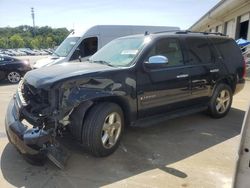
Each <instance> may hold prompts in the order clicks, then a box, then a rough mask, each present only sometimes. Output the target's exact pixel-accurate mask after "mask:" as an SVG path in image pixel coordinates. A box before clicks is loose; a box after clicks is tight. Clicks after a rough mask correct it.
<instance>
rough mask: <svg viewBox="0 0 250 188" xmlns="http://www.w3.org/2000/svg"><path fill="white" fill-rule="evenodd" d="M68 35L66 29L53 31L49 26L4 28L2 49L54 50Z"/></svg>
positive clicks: (0, 40)
mask: <svg viewBox="0 0 250 188" xmlns="http://www.w3.org/2000/svg"><path fill="white" fill-rule="evenodd" d="M34 33H35V35H33V34H34ZM68 34H69V31H68V30H67V29H66V28H56V29H53V28H51V27H48V26H44V27H36V28H33V27H31V26H28V25H21V26H18V27H14V28H12V27H3V28H0V48H21V47H26V48H52V47H54V46H56V45H59V44H60V43H61V42H62V41H63V40H64V39H65V37H67V35H68Z"/></svg>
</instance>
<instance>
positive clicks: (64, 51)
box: [54, 37, 80, 57]
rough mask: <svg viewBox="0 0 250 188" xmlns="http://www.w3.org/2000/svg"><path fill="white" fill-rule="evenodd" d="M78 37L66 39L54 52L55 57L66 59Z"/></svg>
mask: <svg viewBox="0 0 250 188" xmlns="http://www.w3.org/2000/svg"><path fill="white" fill-rule="evenodd" d="M79 38H80V37H69V38H66V39H65V40H64V41H63V42H62V43H61V44H60V46H58V48H57V49H56V51H55V53H54V54H55V55H56V56H60V57H66V56H67V55H68V54H69V53H70V51H71V50H72V48H73V47H74V46H75V44H76V43H77V41H78V40H79Z"/></svg>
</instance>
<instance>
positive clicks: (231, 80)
mask: <svg viewBox="0 0 250 188" xmlns="http://www.w3.org/2000/svg"><path fill="white" fill-rule="evenodd" d="M219 84H227V85H228V86H229V87H230V88H231V89H232V92H233V93H234V92H235V88H236V78H234V76H228V77H223V78H221V79H219V80H217V81H216V84H215V85H214V86H213V89H212V93H211V95H212V94H213V93H214V90H215V88H216V87H217V86H218V85H219Z"/></svg>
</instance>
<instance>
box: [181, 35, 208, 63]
mask: <svg viewBox="0 0 250 188" xmlns="http://www.w3.org/2000/svg"><path fill="white" fill-rule="evenodd" d="M186 43H187V52H188V57H189V58H188V59H189V61H188V63H190V64H204V63H210V62H212V54H211V51H210V47H209V44H208V40H207V39H206V38H195V37H190V38H187V39H186Z"/></svg>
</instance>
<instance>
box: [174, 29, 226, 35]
mask: <svg viewBox="0 0 250 188" xmlns="http://www.w3.org/2000/svg"><path fill="white" fill-rule="evenodd" d="M188 33H199V34H204V35H220V36H226V35H225V34H223V33H219V32H216V33H210V32H199V31H190V30H184V31H177V32H176V34H188Z"/></svg>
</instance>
